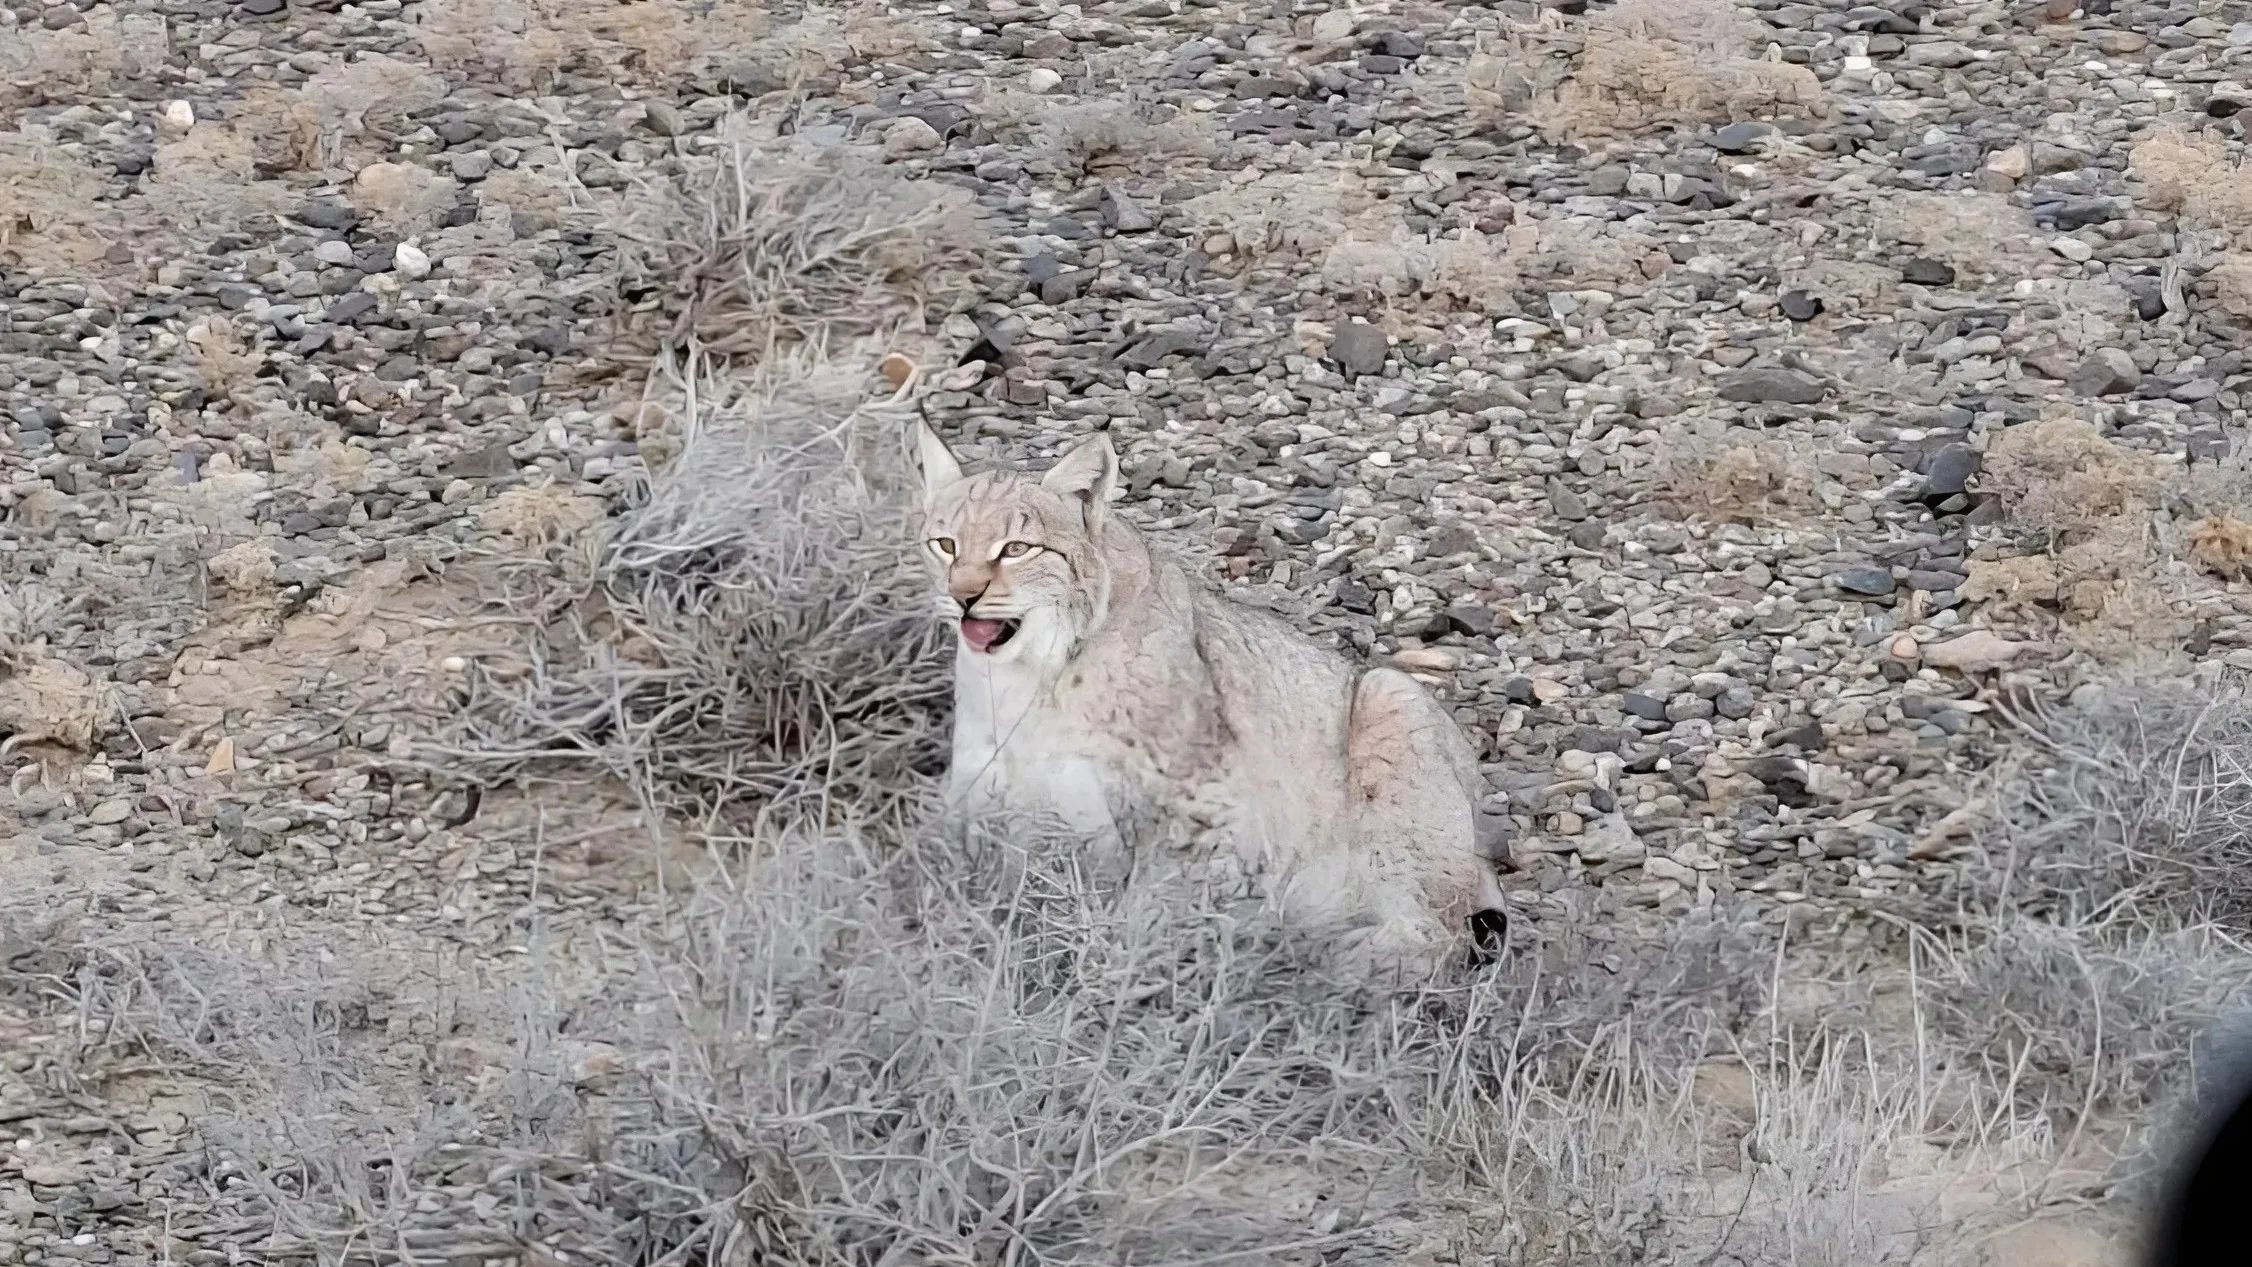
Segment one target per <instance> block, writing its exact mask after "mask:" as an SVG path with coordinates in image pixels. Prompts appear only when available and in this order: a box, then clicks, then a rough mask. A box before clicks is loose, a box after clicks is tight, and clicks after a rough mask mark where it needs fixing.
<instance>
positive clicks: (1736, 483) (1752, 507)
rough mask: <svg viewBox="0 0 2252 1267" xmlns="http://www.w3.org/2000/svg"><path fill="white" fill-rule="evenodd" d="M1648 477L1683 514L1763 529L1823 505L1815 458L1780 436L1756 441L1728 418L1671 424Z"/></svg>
mask: <svg viewBox="0 0 2252 1267" xmlns="http://www.w3.org/2000/svg"><path fill="white" fill-rule="evenodd" d="M1647 473H1648V475H1649V476H1650V478H1651V479H1652V480H1653V481H1654V482H1655V484H1656V486H1657V487H1659V488H1661V489H1663V490H1664V491H1665V493H1666V495H1667V496H1668V497H1669V498H1671V499H1672V500H1673V501H1674V502H1675V503H1676V505H1677V506H1678V507H1679V508H1681V509H1683V510H1686V511H1689V512H1691V513H1694V514H1701V515H1707V516H1710V517H1713V518H1716V519H1722V520H1735V521H1739V522H1744V523H1757V522H1761V521H1763V520H1767V519H1771V518H1775V517H1779V516H1780V517H1789V516H1793V515H1797V514H1800V513H1803V512H1805V511H1807V510H1809V509H1811V508H1812V507H1814V506H1815V505H1816V504H1817V501H1816V494H1815V479H1814V477H1815V466H1814V455H1813V454H1811V453H1809V452H1804V451H1802V450H1801V449H1800V448H1799V447H1797V446H1794V445H1793V444H1791V443H1789V442H1788V441H1786V440H1784V439H1783V438H1782V437H1780V436H1777V435H1772V434H1770V435H1763V436H1761V437H1759V438H1758V439H1757V440H1756V441H1755V440H1752V439H1751V438H1749V437H1748V436H1746V435H1745V434H1743V433H1741V432H1740V431H1739V430H1738V429H1737V428H1734V427H1731V426H1730V425H1729V423H1728V420H1727V419H1726V418H1718V417H1709V416H1692V417H1688V418H1684V419H1681V420H1679V421H1677V422H1675V423H1673V424H1670V425H1669V426H1668V427H1667V428H1666V430H1665V431H1664V432H1663V433H1662V434H1660V436H1659V437H1658V440H1657V443H1656V444H1654V445H1652V446H1651V447H1650V450H1649V457H1648V466H1647Z"/></svg>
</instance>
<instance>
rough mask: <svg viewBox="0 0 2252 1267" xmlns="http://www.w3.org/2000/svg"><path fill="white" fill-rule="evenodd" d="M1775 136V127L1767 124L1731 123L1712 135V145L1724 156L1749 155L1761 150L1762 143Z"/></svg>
mask: <svg viewBox="0 0 2252 1267" xmlns="http://www.w3.org/2000/svg"><path fill="white" fill-rule="evenodd" d="M1774 134H1775V129H1774V127H1773V126H1771V125H1769V124H1765V123H1731V124H1729V125H1728V126H1727V127H1724V128H1722V129H1720V130H1719V131H1717V132H1715V133H1713V134H1712V136H1711V138H1710V144H1711V145H1712V147H1713V148H1714V149H1716V150H1719V151H1720V152H1721V153H1723V154H1749V153H1751V152H1753V151H1754V150H1757V149H1758V148H1759V145H1760V142H1761V141H1764V140H1766V139H1767V138H1768V137H1770V136H1773V135H1774Z"/></svg>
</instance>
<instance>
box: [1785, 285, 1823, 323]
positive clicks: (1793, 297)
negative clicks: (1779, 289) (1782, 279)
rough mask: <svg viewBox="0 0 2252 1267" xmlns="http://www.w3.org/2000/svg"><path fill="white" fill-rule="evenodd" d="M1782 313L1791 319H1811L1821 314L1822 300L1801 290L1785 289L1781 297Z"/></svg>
mask: <svg viewBox="0 0 2252 1267" xmlns="http://www.w3.org/2000/svg"><path fill="white" fill-rule="evenodd" d="M1782 308H1783V315H1784V316H1786V317H1789V318H1790V319H1791V320H1793V321H1812V320H1814V319H1815V318H1816V317H1819V316H1821V315H1822V300H1821V298H1820V297H1819V296H1816V295H1809V294H1807V293H1806V292H1805V291H1803V290H1786V291H1784V292H1783V298H1782Z"/></svg>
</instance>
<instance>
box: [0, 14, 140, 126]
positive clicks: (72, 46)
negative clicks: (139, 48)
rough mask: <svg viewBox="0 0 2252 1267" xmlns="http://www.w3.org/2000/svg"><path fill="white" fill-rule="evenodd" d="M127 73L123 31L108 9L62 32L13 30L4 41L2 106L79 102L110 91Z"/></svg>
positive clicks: (17, 27) (0, 41)
mask: <svg viewBox="0 0 2252 1267" xmlns="http://www.w3.org/2000/svg"><path fill="white" fill-rule="evenodd" d="M124 68H125V39H124V33H123V28H122V26H121V24H120V23H119V21H118V15H117V11H116V10H115V9H112V8H110V7H108V6H106V5H104V6H101V7H99V8H94V9H89V10H88V11H87V12H86V14H85V17H84V19H83V20H82V21H81V22H80V23H79V24H78V25H76V26H73V27H69V28H66V29H64V30H60V31H50V30H47V29H45V28H44V27H41V26H38V25H36V24H32V25H11V26H10V27H8V33H7V37H6V38H5V39H0V107H10V108H19V109H20V108H24V107H30V106H41V105H47V104H49V103H57V102H59V103H65V104H69V103H75V102H78V101H81V100H84V99H85V98H86V97H87V96H88V95H90V94H91V95H98V94H102V93H106V92H108V91H110V89H111V88H112V86H113V85H114V84H115V82H116V80H117V79H118V78H119V76H120V75H121V74H122V73H123V71H124Z"/></svg>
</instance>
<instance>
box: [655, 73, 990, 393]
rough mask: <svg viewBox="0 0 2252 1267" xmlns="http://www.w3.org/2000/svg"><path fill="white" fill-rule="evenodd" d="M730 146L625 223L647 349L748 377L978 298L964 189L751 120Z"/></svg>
mask: <svg viewBox="0 0 2252 1267" xmlns="http://www.w3.org/2000/svg"><path fill="white" fill-rule="evenodd" d="M720 137H721V141H722V143H721V145H720V146H719V148H718V150H717V153H716V154H715V155H714V156H713V157H711V158H709V159H704V160H699V161H698V162H697V163H696V165H694V166H693V167H692V168H691V169H690V170H689V171H688V173H687V174H686V175H685V176H684V177H682V178H681V180H680V181H679V182H678V183H677V184H674V185H670V186H667V187H665V188H661V189H655V190H649V191H645V194H646V196H644V197H641V198H637V199H635V200H633V210H632V211H631V212H630V213H629V216H628V218H627V219H626V221H625V222H624V223H623V224H621V225H620V226H618V227H619V233H620V237H621V249H620V251H619V275H618V281H617V285H618V291H619V294H620V296H621V299H622V300H623V303H624V306H625V307H626V308H627V309H628V310H629V311H628V313H627V315H626V317H625V319H624V321H623V325H624V327H625V330H626V332H627V334H628V337H629V339H630V340H631V341H632V342H633V344H634V345H635V346H637V347H639V348H641V349H643V350H644V351H655V350H658V349H675V350H686V349H688V348H690V347H694V348H695V349H696V350H697V352H698V353H699V354H700V355H703V356H708V357H717V358H722V359H724V360H727V361H730V362H734V363H737V364H738V365H739V366H742V367H746V368H747V367H749V366H753V365H758V364H763V363H767V362H770V361H773V360H775V359H776V358H777V357H779V356H781V355H782V354H784V353H790V352H796V351H812V352H814V353H816V354H820V353H822V352H824V351H826V350H828V349H830V348H831V347H833V346H834V347H839V348H840V350H841V345H842V344H844V343H846V342H849V341H853V340H858V339H865V338H872V337H879V336H886V335H888V334H889V333H890V332H892V331H894V330H896V329H899V328H901V327H916V326H920V325H922V324H923V323H925V322H926V321H929V320H932V319H934V318H936V317H938V316H942V315H943V314H944V312H945V311H946V309H947V308H948V306H949V305H950V304H952V303H953V302H954V301H955V299H956V298H957V297H958V296H960V295H963V294H965V293H967V292H968V287H967V286H965V285H962V284H961V282H962V278H963V276H964V275H965V274H966V273H967V272H968V270H969V269H970V267H971V266H972V264H973V262H974V261H975V260H976V259H977V258H978V252H979V251H980V250H981V249H982V244H983V243H982V236H981V234H980V232H979V230H978V228H977V226H976V224H975V222H974V219H973V217H972V215H971V213H970V211H969V209H968V207H967V205H966V201H965V200H964V199H963V198H962V197H960V196H959V195H958V194H956V193H955V191H952V190H950V189H947V188H945V187H943V186H936V185H932V184H929V183H926V182H910V181H907V180H904V179H902V178H900V177H899V176H898V175H896V174H895V173H893V172H891V171H890V170H888V169H885V168H883V167H881V166H879V165H876V164H873V163H871V162H868V161H867V160H865V159H862V158H857V157H854V156H851V155H849V154H846V153H842V152H829V151H820V150H809V149H805V148H801V147H793V146H791V145H789V144H787V143H786V142H782V141H778V140H775V139H772V138H761V137H760V136H759V135H757V133H756V131H755V130H754V126H753V125H752V124H751V122H750V121H749V120H748V119H743V118H738V119H735V120H733V121H731V122H730V123H728V124H726V125H724V126H723V127H722V128H721V130H720Z"/></svg>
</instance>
